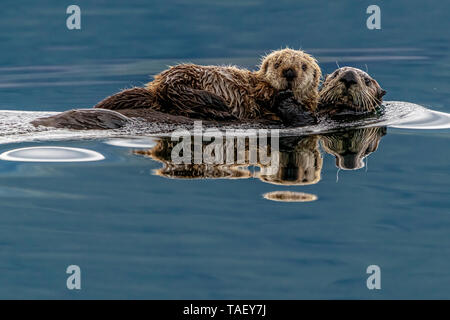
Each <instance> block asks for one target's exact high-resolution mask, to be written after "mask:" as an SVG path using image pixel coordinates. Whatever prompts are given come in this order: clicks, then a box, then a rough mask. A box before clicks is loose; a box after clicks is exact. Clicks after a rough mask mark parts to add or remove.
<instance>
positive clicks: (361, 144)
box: [321, 127, 386, 170]
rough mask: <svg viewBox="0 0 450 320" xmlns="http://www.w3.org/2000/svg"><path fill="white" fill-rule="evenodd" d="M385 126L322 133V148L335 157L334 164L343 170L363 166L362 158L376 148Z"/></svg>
mask: <svg viewBox="0 0 450 320" xmlns="http://www.w3.org/2000/svg"><path fill="white" fill-rule="evenodd" d="M385 134H386V127H374V128H364V129H354V130H348V131H344V132H339V133H332V134H325V135H322V137H321V141H322V148H323V150H324V151H325V152H326V153H329V154H331V155H333V156H334V157H335V158H336V166H337V167H338V168H340V169H344V170H356V169H361V168H363V167H364V159H365V158H366V157H367V156H368V155H369V154H371V153H372V152H375V151H376V150H377V149H378V145H379V144H380V140H381V138H382V137H383V136H384V135H385Z"/></svg>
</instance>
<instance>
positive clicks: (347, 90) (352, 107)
mask: <svg viewBox="0 0 450 320" xmlns="http://www.w3.org/2000/svg"><path fill="white" fill-rule="evenodd" d="M319 94H320V99H319V108H318V109H319V112H320V113H322V114H327V115H331V114H335V113H342V112H344V113H345V112H351V113H353V114H370V113H375V112H376V111H377V110H378V108H379V107H380V106H381V102H382V101H383V96H384V95H385V94H386V91H385V90H383V89H381V87H380V85H379V84H378V82H377V81H376V80H375V79H373V78H372V77H371V76H369V75H368V74H367V73H366V72H364V71H362V70H360V69H357V68H352V67H342V68H339V69H337V70H335V71H334V72H333V73H331V74H330V75H327V76H326V77H325V81H324V82H323V84H322V87H321V89H320V93H319Z"/></svg>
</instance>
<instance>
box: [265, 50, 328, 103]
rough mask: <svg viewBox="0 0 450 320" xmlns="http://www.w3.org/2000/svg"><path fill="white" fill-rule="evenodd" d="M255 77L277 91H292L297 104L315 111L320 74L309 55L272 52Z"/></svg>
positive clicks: (286, 51) (298, 51) (292, 52)
mask: <svg viewBox="0 0 450 320" xmlns="http://www.w3.org/2000/svg"><path fill="white" fill-rule="evenodd" d="M257 75H258V76H259V77H260V79H261V80H263V81H265V82H267V83H269V84H270V85H271V86H272V87H273V88H275V89H276V90H278V91H284V90H292V92H293V94H294V97H295V98H296V100H297V101H298V102H299V103H301V104H303V105H304V106H305V107H306V108H308V109H309V110H311V111H313V110H315V108H316V106H317V101H318V87H319V81H320V77H321V75H322V74H321V71H320V68H319V66H318V65H317V62H316V60H315V59H314V58H313V57H311V56H310V55H309V54H307V53H305V52H303V51H300V50H292V49H283V50H278V51H274V52H272V53H270V54H269V55H267V56H265V57H264V58H263V60H262V63H261V67H260V70H258V71H257Z"/></svg>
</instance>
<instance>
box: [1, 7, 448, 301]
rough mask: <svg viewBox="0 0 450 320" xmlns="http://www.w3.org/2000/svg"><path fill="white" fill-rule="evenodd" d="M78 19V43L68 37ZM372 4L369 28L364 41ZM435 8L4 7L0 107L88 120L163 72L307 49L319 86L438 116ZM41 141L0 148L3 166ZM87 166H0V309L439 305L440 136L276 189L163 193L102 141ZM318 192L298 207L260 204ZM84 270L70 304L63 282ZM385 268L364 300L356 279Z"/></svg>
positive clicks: (144, 171) (443, 147)
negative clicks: (266, 301) (377, 92)
mask: <svg viewBox="0 0 450 320" xmlns="http://www.w3.org/2000/svg"><path fill="white" fill-rule="evenodd" d="M70 4H78V5H79V6H80V7H81V11H82V29H81V30H75V31H70V30H68V29H67V28H66V23H65V20H66V18H67V16H68V15H67V14H66V13H65V11H66V8H67V6H68V5H70ZM370 4H378V5H379V6H380V7H381V19H382V22H381V23H382V30H368V29H367V28H366V19H367V17H368V15H367V14H366V8H367V6H368V5H370ZM449 9H450V5H449V4H447V3H445V2H443V1H395V2H394V1H378V2H375V3H372V2H369V1H339V2H325V1H314V2H312V1H226V2H225V1H220V2H219V1H190V2H189V3H187V2H184V1H170V2H169V1H167V2H159V1H136V0H131V1H120V2H119V1H95V3H94V2H93V1H81V0H80V1H77V2H76V3H72V2H64V1H56V0H55V1H39V2H36V1H21V2H20V3H18V2H17V1H9V0H8V1H3V2H2V18H1V19H0V44H1V50H0V109H15V110H29V111H38V110H39V111H41V110H54V111H63V110H67V109H69V108H73V107H89V106H92V105H93V104H95V103H96V102H97V101H99V100H100V99H102V98H103V97H105V96H107V95H110V94H112V93H114V92H116V91H118V90H119V89H121V88H125V87H130V86H133V85H141V84H143V83H145V82H147V81H150V80H151V75H153V74H156V73H158V72H160V71H162V70H163V69H165V68H166V67H167V65H172V64H176V63H179V62H186V61H192V62H195V63H200V64H228V63H232V64H236V65H239V66H242V67H248V68H252V69H254V68H256V65H257V64H258V62H259V56H261V55H263V54H264V53H267V52H269V51H270V50H273V49H278V48H281V47H285V46H290V47H293V48H302V49H304V50H306V51H308V52H310V53H312V54H313V55H315V56H316V57H317V59H318V61H319V64H320V66H321V67H322V69H323V72H324V73H328V72H331V71H333V70H334V69H335V68H336V62H338V63H339V65H341V66H343V65H352V66H355V67H359V68H362V69H366V67H367V68H368V70H369V73H370V74H371V75H372V76H374V77H375V78H376V79H377V80H378V81H379V82H380V84H381V85H382V86H383V87H384V88H385V89H386V90H387V91H388V95H387V96H386V99H387V100H403V101H410V102H414V103H418V104H422V105H425V106H427V107H430V108H432V109H435V110H439V111H444V112H450V106H449V102H450V99H449V93H450V90H449V80H450V68H449V67H450V57H449V44H450V36H449V32H448V30H449V29H450V22H449V19H448V11H449ZM37 145H44V143H26V144H10V145H1V146H0V151H1V152H3V151H6V150H10V149H14V148H19V147H23V146H37ZM45 145H64V146H72V147H82V148H87V149H93V150H97V151H99V152H101V153H102V154H103V155H104V156H105V157H106V160H104V161H100V162H93V163H82V164H80V163H71V164H32V163H12V162H5V161H2V162H0V297H1V298H289V299H296V298H450V272H449V270H450V210H449V208H450V199H449V187H450V175H449V170H448V169H449V166H448V162H449V156H450V152H449V148H448V145H449V134H448V131H444V130H441V131H415V130H400V129H389V130H388V135H387V136H386V137H384V138H383V139H382V141H381V144H380V147H379V150H378V151H377V152H376V153H374V154H372V155H371V156H370V161H369V168H368V170H367V171H365V169H363V170H358V171H341V172H340V173H339V181H338V182H336V171H337V169H336V167H335V165H334V159H333V158H332V157H331V156H329V155H325V156H324V167H323V170H322V180H321V181H320V182H319V183H318V184H315V185H311V186H303V187H302V186H297V187H282V186H275V185H270V184H266V183H263V182H261V181H259V180H257V179H247V180H201V181H200V180H196V181H182V180H169V179H164V178H162V177H157V176H154V175H152V170H153V169H156V168H159V166H160V164H158V163H156V162H153V161H151V160H149V159H146V158H143V157H138V156H134V155H132V153H131V150H129V149H126V148H118V147H114V146H110V145H106V144H104V143H103V142H102V141H70V142H58V143H48V142H47V143H45ZM276 190H290V191H301V192H308V193H313V194H316V195H317V196H318V197H319V199H318V201H315V202H311V203H277V202H271V201H268V200H265V199H263V198H262V194H263V193H265V192H269V191H276ZM71 264H76V265H79V266H80V267H81V269H82V290H81V291H78V292H74V291H69V290H67V288H66V277H67V275H66V273H65V269H66V267H67V266H68V265H71ZM371 264H376V265H379V266H380V267H381V270H382V289H381V290H379V291H369V290H368V289H367V288H366V278H367V275H366V273H365V271H366V268H367V266H368V265H371Z"/></svg>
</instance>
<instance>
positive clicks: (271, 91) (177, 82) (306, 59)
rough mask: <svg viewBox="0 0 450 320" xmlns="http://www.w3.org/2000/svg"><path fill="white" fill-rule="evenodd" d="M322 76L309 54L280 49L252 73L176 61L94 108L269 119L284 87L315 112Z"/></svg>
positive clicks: (207, 117)
mask: <svg viewBox="0 0 450 320" xmlns="http://www.w3.org/2000/svg"><path fill="white" fill-rule="evenodd" d="M320 77H321V71H320V68H319V66H318V65H317V63H316V60H315V59H314V58H313V57H312V56H310V55H309V54H307V53H305V52H303V51H300V50H293V49H283V50H278V51H274V52H272V53H270V54H269V55H267V56H265V57H264V58H263V59H262V62H261V65H260V68H259V70H257V71H254V72H252V71H249V70H246V69H239V68H237V67H234V66H200V65H195V64H180V65H176V66H174V67H171V68H169V69H167V70H165V71H163V72H161V73H160V74H158V75H156V76H155V79H154V80H153V81H152V82H149V83H148V84H147V85H146V87H145V91H144V90H142V89H139V88H133V89H129V90H124V91H122V92H120V93H118V94H115V95H113V96H111V97H108V98H106V99H105V100H103V101H101V102H100V103H98V104H97V105H96V106H95V108H102V109H109V110H121V109H135V108H151V109H153V110H157V111H162V112H165V113H169V114H176V115H182V116H187V117H190V118H195V119H205V120H230V119H241V120H242V119H257V118H267V117H273V116H274V114H273V110H272V104H273V102H274V98H275V97H276V95H277V94H278V93H279V92H282V91H284V90H291V91H292V94H293V97H294V98H295V100H296V102H297V103H298V104H299V105H302V106H303V107H304V108H306V109H307V110H310V111H314V110H315V108H316V106H317V102H318V97H319V96H318V86H319V80H320Z"/></svg>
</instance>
